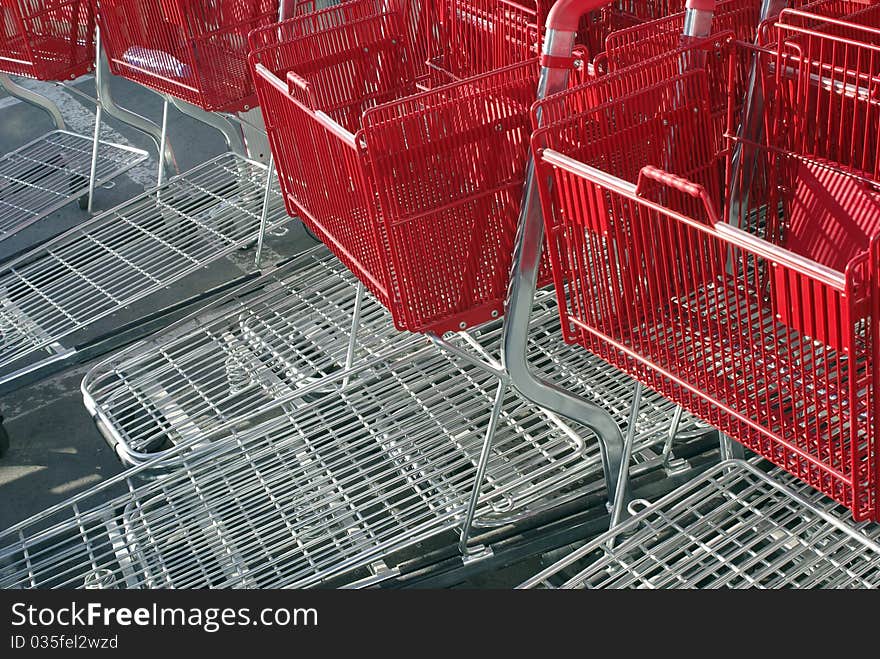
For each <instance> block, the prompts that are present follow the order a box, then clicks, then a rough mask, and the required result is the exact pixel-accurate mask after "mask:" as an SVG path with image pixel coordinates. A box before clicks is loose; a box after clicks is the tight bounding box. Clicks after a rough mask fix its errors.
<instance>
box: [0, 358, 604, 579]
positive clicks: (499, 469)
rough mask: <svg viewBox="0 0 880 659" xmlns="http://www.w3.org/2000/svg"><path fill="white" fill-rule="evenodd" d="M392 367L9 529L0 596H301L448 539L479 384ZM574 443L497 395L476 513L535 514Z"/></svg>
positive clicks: (468, 459) (478, 421) (431, 365)
mask: <svg viewBox="0 0 880 659" xmlns="http://www.w3.org/2000/svg"><path fill="white" fill-rule="evenodd" d="M402 352H403V354H401V355H398V356H397V357H396V358H393V359H386V360H383V361H381V362H378V363H375V364H371V365H369V366H363V367H362V368H361V370H360V372H359V373H358V374H357V376H356V377H353V378H352V379H351V383H350V385H349V387H348V388H346V389H344V390H343V391H341V392H339V393H336V394H333V398H332V400H331V399H328V397H324V396H321V397H317V398H316V399H313V400H311V401H303V404H302V405H299V406H297V407H295V408H294V409H291V408H286V409H284V410H283V411H280V412H281V413H278V414H276V415H275V416H274V417H272V416H267V417H266V418H265V420H264V421H263V422H262V423H257V424H256V425H254V424H250V427H246V426H247V425H248V424H240V426H239V428H238V429H235V430H233V431H231V432H227V433H226V434H225V435H224V436H223V437H214V438H212V437H210V436H206V438H205V439H206V440H209V441H212V443H213V445H212V448H211V450H209V451H201V452H192V451H186V450H185V447H179V448H178V450H180V451H181V453H186V455H182V456H181V463H182V466H181V467H180V468H179V469H178V470H176V471H174V472H173V473H171V474H169V475H166V476H164V477H163V478H160V479H157V480H154V481H152V482H149V483H147V484H141V485H138V484H136V479H135V478H134V477H135V476H136V474H137V473H138V472H139V470H140V469H141V468H136V469H134V470H130V471H129V472H127V473H126V474H123V475H120V476H119V477H117V478H114V479H111V480H109V481H108V482H106V483H105V484H102V485H101V486H99V487H98V488H95V489H94V490H92V491H90V492H88V493H86V494H83V495H80V496H77V497H75V498H74V499H71V500H70V501H69V502H68V503H65V504H62V505H59V506H56V507H54V508H52V509H50V510H48V511H46V512H45V513H43V514H41V515H39V516H37V517H35V518H32V519H31V520H29V521H27V522H24V523H23V524H21V525H16V526H14V527H12V528H11V529H9V530H8V531H7V532H5V533H4V534H3V535H0V547H2V548H0V566H2V567H0V585H3V586H5V587H16V586H31V587H49V586H81V585H82V583H83V581H84V580H85V579H86V578H87V577H88V575H89V574H90V573H91V572H92V571H94V570H98V569H109V570H111V571H112V572H113V574H114V576H115V578H116V582H117V583H118V584H119V585H120V586H123V585H124V586H129V587H162V586H174V587H205V586H216V587H219V586H242V587H243V586H261V587H269V586H273V587H275V586H307V585H315V584H317V583H319V582H320V581H321V580H322V579H324V578H328V577H330V576H332V575H338V574H342V573H344V572H345V571H346V570H348V569H349V568H352V567H354V566H358V565H365V564H367V563H368V562H369V561H370V560H371V559H374V558H375V557H377V556H379V555H381V554H384V553H387V552H389V551H391V550H393V549H395V548H400V547H403V546H408V545H411V544H413V543H415V542H418V541H419V540H421V539H424V538H427V537H430V536H433V535H435V534H437V533H439V532H441V531H443V530H449V529H453V528H455V527H456V526H457V524H458V522H459V519H460V517H461V514H462V512H463V510H464V508H465V505H466V503H467V499H468V496H469V494H470V491H471V488H472V486H473V478H474V473H475V464H476V462H477V460H478V457H479V454H480V450H481V447H482V444H483V436H484V433H485V429H486V424H487V422H488V420H489V416H490V414H491V409H492V400H493V398H494V392H495V388H496V381H495V376H494V375H493V374H491V373H489V372H487V371H486V370H485V369H483V368H480V367H477V366H473V365H470V364H462V363H456V361H454V360H453V359H452V358H450V357H448V356H446V355H443V354H441V353H440V352H438V351H437V350H436V348H435V347H434V346H431V345H426V346H424V347H423V348H422V349H421V350H420V351H419V352H416V353H413V352H412V351H411V350H410V351H402ZM339 377H340V378H342V377H344V376H343V375H342V374H339ZM589 439H590V438H589V436H588V433H586V432H585V431H581V432H580V433H578V432H575V431H574V430H572V429H571V428H570V427H568V426H566V425H565V424H563V423H561V422H559V421H558V420H556V419H555V418H553V417H552V416H548V415H547V414H545V413H544V412H542V411H541V410H540V409H537V408H535V407H534V406H532V405H531V404H528V403H526V402H524V401H523V400H521V399H520V398H518V397H517V396H516V395H515V394H514V393H513V392H508V394H507V396H506V398H505V404H504V409H503V411H502V413H501V417H500V421H499V426H498V431H497V433H496V438H495V443H494V450H493V454H492V456H491V458H490V461H489V467H488V475H487V478H486V482H485V483H484V487H483V496H482V498H481V505H480V510H479V512H480V514H481V515H491V514H496V515H505V516H509V515H512V514H515V513H516V512H518V511H522V510H523V509H525V508H528V507H529V506H531V505H538V506H542V505H546V504H545V503H544V501H545V499H547V498H548V497H551V498H552V497H557V496H559V491H560V485H564V484H565V482H566V479H567V474H568V472H569V471H570V470H572V471H573V472H577V470H578V469H583V455H584V452H585V444H589V443H590V442H589ZM595 470H596V472H597V473H598V472H599V466H598V465H596V467H595ZM580 473H581V474H582V473H583V472H582V471H581V472H580ZM574 478H575V474H574V473H573V474H572V479H574ZM120 485H125V486H127V487H128V491H127V492H126V493H124V494H121V495H118V496H113V493H114V492H117V491H118V490H117V489H116V488H117V487H118V486H120ZM107 497H112V498H110V499H109V501H107V502H105V503H100V502H101V501H103V500H105V499H106V498H107ZM96 502H97V503H96Z"/></svg>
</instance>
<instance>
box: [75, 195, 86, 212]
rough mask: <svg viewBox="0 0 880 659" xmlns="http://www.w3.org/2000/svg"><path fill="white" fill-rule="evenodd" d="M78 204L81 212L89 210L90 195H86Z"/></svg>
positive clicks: (77, 201)
mask: <svg viewBox="0 0 880 659" xmlns="http://www.w3.org/2000/svg"><path fill="white" fill-rule="evenodd" d="M76 203H77V204H78V205H79V209H80V210H81V211H87V210H89V195H88V194H84V195H83V196H82V197H80V198H79V199H77V200H76Z"/></svg>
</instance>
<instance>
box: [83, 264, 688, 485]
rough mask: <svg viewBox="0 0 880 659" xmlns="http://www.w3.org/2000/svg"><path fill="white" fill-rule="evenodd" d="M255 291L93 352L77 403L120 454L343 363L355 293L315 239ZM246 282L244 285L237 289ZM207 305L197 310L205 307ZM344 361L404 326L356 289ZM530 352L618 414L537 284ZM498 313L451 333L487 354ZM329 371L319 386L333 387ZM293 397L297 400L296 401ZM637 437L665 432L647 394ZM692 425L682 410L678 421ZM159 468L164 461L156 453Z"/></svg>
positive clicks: (270, 401)
mask: <svg viewBox="0 0 880 659" xmlns="http://www.w3.org/2000/svg"><path fill="white" fill-rule="evenodd" d="M263 281H264V282H268V283H267V284H264V283H262V282H260V283H259V284H258V288H259V290H260V291H261V292H259V293H258V294H254V295H243V294H240V293H235V294H233V295H231V296H229V297H228V298H226V299H225V300H222V301H220V302H218V303H217V304H215V305H213V306H212V307H211V308H209V309H208V310H204V311H200V312H199V314H198V317H197V318H196V319H195V320H194V321H193V320H188V321H184V322H182V323H181V324H180V325H179V326H175V327H172V328H169V329H168V330H166V331H164V332H161V333H159V334H157V335H155V336H154V337H153V338H152V339H150V340H148V341H145V342H143V343H141V344H138V345H136V346H132V347H131V348H130V349H128V350H125V351H123V352H121V353H119V354H117V355H115V356H114V357H112V358H110V359H109V360H107V361H105V362H103V363H101V364H98V365H97V366H96V367H95V368H94V369H92V371H91V372H90V373H88V374H87V375H86V377H85V379H84V380H83V385H82V389H83V398H84V401H85V404H86V407H87V408H88V409H89V411H90V412H91V413H92V414H93V415H95V416H96V418H97V419H98V420H99V423H100V425H101V426H102V428H103V430H104V432H105V433H107V434H109V435H111V436H112V437H111V440H112V441H113V442H114V443H116V442H118V444H117V452H118V453H119V454H120V457H121V458H122V459H123V460H124V461H125V462H126V463H129V464H138V463H140V462H144V461H145V460H148V459H151V458H154V457H155V456H156V455H159V454H164V453H167V452H168V451H169V450H170V449H171V448H172V447H174V446H175V445H177V444H179V443H181V442H185V441H187V440H188V439H190V438H192V437H194V436H198V435H204V434H205V433H207V432H210V431H212V430H213V429H215V428H217V427H218V426H220V425H223V424H226V423H229V422H231V421H234V420H237V419H244V418H246V417H248V416H251V415H254V414H257V413H258V412H260V411H262V410H265V409H267V408H270V407H272V406H277V404H278V401H282V400H283V401H287V402H288V403H292V404H299V403H297V397H296V391H297V389H301V388H303V387H310V389H309V391H310V392H311V393H310V394H308V395H312V396H313V395H315V392H316V391H317V392H320V389H318V390H315V389H314V387H313V386H312V385H314V383H315V382H317V381H319V380H321V379H322V378H325V377H326V376H327V375H328V374H332V373H335V372H337V371H338V370H339V369H340V368H342V367H343V365H344V364H345V363H346V356H347V350H348V341H349V337H350V329H351V323H352V313H353V310H354V305H355V296H356V292H355V291H356V285H357V282H356V280H355V279H354V277H353V276H352V275H351V274H350V273H349V271H348V270H347V269H345V268H344V267H343V266H342V265H340V264H339V262H338V261H336V260H334V259H333V258H332V257H330V256H329V255H328V254H327V252H326V251H324V250H316V251H314V252H313V253H312V254H310V255H306V256H304V257H302V258H301V259H298V260H296V261H294V262H292V263H290V264H288V265H287V266H285V267H284V268H283V269H281V270H279V271H278V272H275V273H272V274H270V275H266V276H265V277H264V278H263ZM253 287H254V286H251V285H248V287H247V288H248V289H250V288H253ZM206 316H207V317H206ZM358 327H359V330H358V335H357V337H356V343H355V352H354V354H353V356H354V362H359V361H362V360H365V359H366V360H369V359H377V358H380V356H381V354H382V353H383V351H385V350H387V349H391V348H394V347H396V346H398V345H400V343H401V342H402V341H404V340H412V337H411V336H410V335H402V334H400V333H399V332H397V331H396V330H395V328H394V327H393V325H392V322H391V319H390V316H389V315H388V314H387V312H386V311H385V310H384V308H383V307H382V306H381V305H379V304H378V303H377V302H375V300H374V299H373V298H372V296H370V295H369V294H367V295H366V296H365V298H364V303H363V308H362V311H361V313H360V318H359V322H358ZM530 336H531V337H532V344H531V361H532V363H533V364H535V366H536V368H538V369H539V370H542V371H543V372H544V373H545V374H546V375H547V376H548V377H550V378H553V379H554V381H557V382H559V383H560V384H561V385H563V386H567V387H569V388H573V389H575V390H576V391H578V392H579V393H581V394H583V395H586V396H588V397H589V398H590V399H591V400H593V401H594V402H596V403H598V404H601V405H604V406H606V408H608V409H609V411H610V412H611V413H612V414H614V415H615V417H616V418H619V419H623V420H625V419H627V417H628V413H629V405H630V400H631V394H632V387H633V383H632V382H631V381H630V380H629V379H628V378H627V377H626V376H624V375H622V374H621V373H619V372H618V371H616V370H615V369H613V368H611V367H609V366H608V365H606V364H605V363H604V362H602V361H601V360H598V359H596V358H594V357H592V356H590V355H587V356H584V354H583V353H582V352H580V351H578V350H577V349H575V348H570V347H568V346H565V345H564V344H563V343H562V342H561V341H560V340H559V339H558V337H559V334H558V314H557V313H556V310H555V302H554V298H553V296H552V294H551V293H550V292H546V291H545V292H541V293H539V295H538V301H537V302H536V313H535V316H534V322H533V323H532V331H531V334H530ZM499 339H500V324H499V323H494V324H492V325H490V326H488V327H486V328H484V329H482V330H480V331H478V332H477V333H476V334H475V335H474V339H469V337H465V336H464V335H462V336H460V337H457V338H453V339H452V341H453V342H454V343H456V344H457V345H459V346H461V347H464V348H466V349H468V350H471V351H473V352H474V356H475V357H477V358H480V357H490V358H491V355H492V354H497V350H498V347H499V345H498V344H499ZM337 382H338V381H334V380H332V379H331V381H329V382H328V383H327V386H326V387H325V388H324V389H325V390H335V389H337V388H338V384H337ZM300 402H301V401H300ZM641 411H642V412H641V415H640V418H639V429H638V436H639V443H638V448H643V447H645V446H647V445H649V444H652V443H657V442H658V441H661V440H663V439H664V438H665V434H666V432H667V431H668V428H669V423H670V419H671V415H672V413H673V411H674V410H673V407H672V405H671V404H670V403H668V402H667V401H665V400H664V399H663V398H661V397H660V396H658V395H656V394H651V395H646V396H645V397H644V398H643V404H642V407H641ZM690 425H693V422H692V421H690V420H686V421H685V422H684V423H683V424H682V428H683V429H687V427H688V426H690ZM157 466H159V467H161V468H162V469H166V468H168V466H169V461H165V462H162V463H157Z"/></svg>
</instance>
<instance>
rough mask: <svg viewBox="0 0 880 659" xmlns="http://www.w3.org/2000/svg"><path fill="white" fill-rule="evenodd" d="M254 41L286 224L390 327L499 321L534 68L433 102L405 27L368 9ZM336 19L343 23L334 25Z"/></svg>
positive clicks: (447, 92)
mask: <svg viewBox="0 0 880 659" xmlns="http://www.w3.org/2000/svg"><path fill="white" fill-rule="evenodd" d="M348 7H349V11H351V10H352V9H351V8H353V7H357V8H360V9H365V10H367V12H366V15H365V16H364V17H363V18H360V19H358V20H352V21H347V22H345V23H344V24H337V25H334V26H333V27H329V28H326V29H323V30H317V31H315V30H313V29H311V28H312V27H314V26H315V25H316V24H326V22H327V18H326V16H325V15H323V14H324V12H320V11H319V12H317V13H316V14H313V15H309V16H307V17H304V18H299V19H294V20H292V21H288V22H284V23H281V24H280V25H278V26H273V27H271V28H267V29H263V30H258V31H256V32H255V33H254V34H252V36H251V42H252V45H253V47H254V51H253V53H252V55H251V60H252V63H253V66H254V69H255V79H256V83H257V91H258V93H259V100H260V106H261V108H262V111H263V116H264V119H265V122H266V126H267V130H268V133H269V139H270V143H271V146H272V151H273V154H274V157H275V161H276V163H277V165H278V170H279V175H280V179H281V185H282V189H283V191H284V194H285V198H286V201H287V207H288V211H289V212H290V213H291V214H295V215H298V216H299V217H301V218H302V219H303V221H304V222H305V223H306V225H307V226H308V227H309V228H310V229H311V230H312V231H314V232H315V234H316V235H318V236H319V237H320V239H321V240H322V241H323V242H324V243H325V244H326V245H327V246H329V247H330V248H331V249H332V250H333V252H334V253H335V254H336V255H337V256H338V257H339V258H340V259H341V260H342V261H343V262H344V263H345V264H346V265H347V266H348V267H349V268H350V269H351V270H352V272H354V273H355V274H356V275H357V277H358V278H359V279H360V280H361V281H363V282H364V283H365V284H366V285H367V287H368V288H369V289H370V290H371V291H372V292H373V294H374V295H375V296H376V297H377V298H378V299H379V300H380V301H381V302H382V304H383V305H385V306H386V307H387V308H389V309H390V310H391V312H392V315H393V317H394V321H395V323H396V325H397V327H398V328H400V329H403V330H410V331H416V332H428V331H430V332H437V333H442V332H444V331H446V330H459V329H463V328H465V327H470V326H473V325H476V324H479V323H482V322H485V321H487V320H490V319H492V318H495V317H498V316H500V314H501V313H502V307H503V302H504V298H505V293H506V289H507V281H508V276H509V272H508V271H509V268H510V263H511V258H512V251H513V240H514V236H515V233H516V220H517V214H518V212H519V206H520V201H521V196H522V187H523V181H524V171H525V165H526V159H527V152H528V137H529V134H530V128H529V108H530V106H531V104H532V102H533V101H534V98H535V88H536V84H537V73H538V67H537V64H536V62H535V61H529V62H525V63H521V64H514V65H511V66H510V67H507V68H503V69H500V70H498V71H495V72H491V73H487V74H484V75H481V76H477V77H472V78H468V79H465V80H462V81H458V82H450V83H449V84H446V85H441V86H437V87H435V88H434V89H431V90H429V91H420V86H419V80H420V72H422V71H424V69H423V67H422V66H419V62H418V60H417V57H416V56H415V55H414V50H415V49H414V45H413V42H412V38H413V36H412V35H413V31H412V30H411V29H410V28H409V24H408V23H407V20H406V16H405V13H404V12H403V11H401V10H398V9H396V8H393V7H392V8H389V7H388V6H387V4H386V3H382V2H376V1H375V0H365V1H363V2H359V3H351V4H350V5H348ZM326 11H327V12H329V15H333V14H334V12H338V11H340V10H339V8H331V9H329V10H326Z"/></svg>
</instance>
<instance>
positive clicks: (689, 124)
mask: <svg viewBox="0 0 880 659" xmlns="http://www.w3.org/2000/svg"><path fill="white" fill-rule="evenodd" d="M705 85H706V78H705V75H704V74H703V73H702V72H701V71H694V72H691V73H689V74H686V75H684V76H678V77H676V78H672V79H671V80H670V81H668V82H666V83H661V84H659V85H657V86H656V87H653V88H648V89H646V90H643V91H642V92H639V93H637V94H633V95H631V96H629V97H624V98H623V99H616V100H615V101H612V102H609V103H606V104H604V105H598V106H597V107H595V108H593V109H592V110H588V111H586V112H585V113H584V114H582V115H581V116H579V117H574V118H570V119H568V120H566V121H564V122H561V123H559V124H558V125H557V126H556V127H555V128H554V127H551V128H548V129H547V130H546V131H544V132H543V133H540V132H539V134H536V136H535V144H536V145H538V144H540V145H541V146H544V145H550V146H551V147H552V146H553V145H554V144H555V145H558V146H559V147H560V148H563V149H569V148H570V147H569V146H568V144H569V143H568V142H567V141H566V139H565V135H566V134H567V132H566V131H568V130H570V129H571V128H573V127H577V128H578V129H582V128H583V127H587V128H590V127H591V128H592V129H593V130H595V131H597V133H598V136H597V137H596V138H595V139H589V140H584V141H583V142H582V146H581V147H579V148H578V149H577V151H576V159H572V158H569V157H567V156H565V155H564V154H562V153H559V152H554V151H552V150H546V151H543V152H542V157H541V158H542V161H543V162H542V164H540V165H539V170H540V173H541V176H540V178H539V180H540V181H541V182H542V201H543V204H544V214H545V221H546V222H547V225H548V232H549V234H550V236H551V240H549V243H550V245H551V250H552V251H553V252H554V254H553V256H552V258H553V266H554V273H555V274H556V275H557V291H558V292H560V304H561V305H562V306H563V309H562V314H563V330H564V332H565V335H566V338H567V339H568V340H570V341H574V342H576V343H579V344H580V345H582V346H584V347H586V348H588V349H589V350H590V351H591V352H593V353H594V354H597V355H599V356H601V357H602V358H604V359H606V360H608V361H609V362H610V363H612V364H615V365H617V366H619V367H620V368H622V369H627V370H628V372H630V373H631V374H633V375H634V376H637V377H639V378H640V379H641V380H642V381H644V382H645V384H647V385H648V386H650V387H652V388H654V389H656V390H658V391H660V392H661V393H663V394H664V395H666V396H667V397H669V398H670V399H672V400H674V401H676V402H678V403H680V404H681V405H683V406H684V407H685V408H686V409H688V410H690V411H691V412H692V413H694V414H695V415H697V416H698V417H700V418H702V419H704V420H706V421H707V422H709V423H711V424H712V425H714V426H715V427H717V428H719V429H721V430H722V431H724V432H726V433H727V434H729V435H731V436H732V437H734V438H736V439H737V440H738V441H740V442H741V443H743V444H745V445H746V446H747V447H749V448H751V449H752V450H754V451H755V452H757V453H759V454H760V455H763V456H764V457H766V458H768V459H769V460H771V461H772V462H774V463H775V464H777V465H779V466H781V467H783V468H784V469H786V470H787V471H789V472H791V473H793V474H795V475H797V476H799V477H800V478H802V479H804V480H805V481H807V482H808V483H810V484H811V485H813V486H814V487H816V488H817V489H819V490H820V491H822V492H824V493H825V494H827V495H828V496H830V497H831V498H833V499H835V500H837V501H839V502H841V503H843V504H845V505H847V506H848V507H849V508H850V509H851V510H852V511H853V515H854V517H855V519H857V520H858V519H866V518H873V517H876V515H877V508H876V497H875V487H876V483H877V481H878V474H877V464H876V455H875V449H874V442H873V439H872V438H873V435H874V433H873V423H874V420H873V419H874V414H873V402H872V398H871V390H872V387H873V380H872V378H873V370H872V366H871V363H872V355H873V348H872V345H873V333H874V332H875V328H874V326H873V316H872V314H873V310H872V309H870V308H869V297H868V290H867V282H868V268H869V256H868V254H867V252H862V253H861V254H859V255H857V256H855V257H853V258H852V260H851V261H850V262H849V264H848V265H847V268H846V271H845V272H838V271H835V270H833V269H831V268H829V267H827V266H825V265H823V264H821V263H818V262H815V261H812V260H810V259H809V258H806V257H804V256H802V255H800V254H798V253H795V252H791V251H789V250H787V249H785V248H784V247H782V246H780V244H781V243H782V237H783V236H784V233H783V232H782V230H781V227H782V226H784V225H785V224H786V222H787V218H788V217H789V215H787V213H790V212H791V210H790V209H791V208H792V204H791V203H790V202H791V200H790V198H789V196H788V192H787V191H789V190H792V189H793V188H792V185H791V172H792V171H793V170H794V171H797V168H793V167H792V166H791V162H790V159H789V158H783V157H782V156H778V155H777V154H770V153H769V152H768V151H767V150H766V149H764V150H763V151H761V152H760V153H761V155H760V157H759V158H758V159H757V161H756V167H758V168H759V169H758V170H757V172H756V174H755V176H754V177H753V179H752V182H751V187H749V186H744V187H743V189H746V190H747V194H746V195H745V198H747V200H748V203H744V204H743V205H741V206H739V207H738V209H737V212H738V213H739V217H737V218H735V219H736V221H735V222H734V220H731V222H732V223H735V225H736V226H740V227H742V228H744V229H747V230H748V231H743V230H741V229H738V228H735V227H734V226H732V225H731V224H727V223H726V222H720V221H718V215H717V213H718V211H717V208H718V205H719V201H720V199H721V196H720V195H721V189H720V185H719V180H720V172H719V170H720V164H721V163H723V161H724V158H723V155H722V154H717V153H714V145H716V144H717V142H716V139H715V136H714V135H713V131H712V128H711V126H710V122H709V113H708V112H707V109H706V96H707V94H706V91H705V90H706V87H705ZM695 103H696V105H695ZM658 108H659V109H660V112H659V113H658V112H657V109H658ZM586 134H587V135H590V133H586ZM614 142H616V143H617V144H627V145H650V149H643V148H633V149H630V148H628V149H625V150H624V151H622V152H621V151H619V150H618V151H612V150H610V149H609V148H608V145H609V144H611V143H614ZM609 153H612V154H613V158H609V157H608V154H609ZM648 163H657V164H658V166H659V167H661V168H662V169H658V168H657V167H654V168H644V169H642V166H643V165H645V164H648ZM663 169H665V170H668V171H671V172H676V173H677V174H678V176H672V175H670V174H668V172H664V171H662V170H663ZM737 183H740V181H737V182H728V183H727V185H726V186H725V187H726V189H734V186H735V185H736V184H737Z"/></svg>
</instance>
